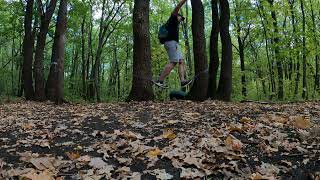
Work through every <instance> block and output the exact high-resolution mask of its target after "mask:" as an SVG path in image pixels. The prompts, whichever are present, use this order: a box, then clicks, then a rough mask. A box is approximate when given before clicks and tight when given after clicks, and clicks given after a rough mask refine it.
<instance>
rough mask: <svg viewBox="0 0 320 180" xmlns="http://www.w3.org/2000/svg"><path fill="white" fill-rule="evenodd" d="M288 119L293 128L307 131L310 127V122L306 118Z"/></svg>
mask: <svg viewBox="0 0 320 180" xmlns="http://www.w3.org/2000/svg"><path fill="white" fill-rule="evenodd" d="M289 119H290V121H291V124H292V125H293V126H294V127H295V128H299V129H308V128H310V127H311V121H310V119H308V118H304V117H302V116H290V117H289Z"/></svg>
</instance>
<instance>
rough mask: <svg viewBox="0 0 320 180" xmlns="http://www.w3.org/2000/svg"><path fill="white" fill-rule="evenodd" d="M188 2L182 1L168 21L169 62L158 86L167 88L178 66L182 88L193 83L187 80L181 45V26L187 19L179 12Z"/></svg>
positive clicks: (166, 45) (166, 46) (157, 82)
mask: <svg viewBox="0 0 320 180" xmlns="http://www.w3.org/2000/svg"><path fill="white" fill-rule="evenodd" d="M186 1H187V0H181V1H180V2H179V4H178V5H177V6H176V7H175V9H174V10H173V12H172V13H171V16H170V18H169V19H168V21H167V31H168V36H167V38H166V39H165V42H164V47H165V49H166V51H167V54H168V57H169V62H168V63H167V64H166V66H165V67H164V69H163V71H162V73H161V75H160V77H159V78H158V80H157V81H156V82H155V83H156V85H158V86H160V87H166V85H165V84H164V80H165V78H166V77H167V76H168V75H169V74H170V72H171V71H172V69H173V68H174V67H175V66H176V65H177V64H178V72H179V78H180V83H181V88H184V87H186V86H187V85H189V84H190V83H191V80H186V79H185V62H184V59H183V56H182V53H181V47H180V45H179V24H180V23H181V22H183V21H184V19H185V18H184V17H183V16H182V15H181V14H179V11H180V9H181V7H182V6H183V5H184V4H185V3H186Z"/></svg>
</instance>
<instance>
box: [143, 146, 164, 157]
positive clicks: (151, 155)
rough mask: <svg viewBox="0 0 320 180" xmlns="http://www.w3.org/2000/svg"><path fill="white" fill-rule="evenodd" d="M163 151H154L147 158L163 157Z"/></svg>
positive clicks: (157, 149)
mask: <svg viewBox="0 0 320 180" xmlns="http://www.w3.org/2000/svg"><path fill="white" fill-rule="evenodd" d="M161 153H162V152H161V150H160V149H159V148H156V149H153V150H151V151H149V152H148V153H147V157H149V158H156V157H157V156H159V155H161Z"/></svg>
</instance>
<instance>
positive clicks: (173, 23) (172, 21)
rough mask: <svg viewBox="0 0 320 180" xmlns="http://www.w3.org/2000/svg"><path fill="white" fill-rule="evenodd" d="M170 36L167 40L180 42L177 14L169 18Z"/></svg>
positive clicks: (168, 28)
mask: <svg viewBox="0 0 320 180" xmlns="http://www.w3.org/2000/svg"><path fill="white" fill-rule="evenodd" d="M167 30H168V38H167V41H172V40H174V41H177V42H179V21H178V17H177V15H173V14H172V15H171V16H170V18H169V20H168V26H167Z"/></svg>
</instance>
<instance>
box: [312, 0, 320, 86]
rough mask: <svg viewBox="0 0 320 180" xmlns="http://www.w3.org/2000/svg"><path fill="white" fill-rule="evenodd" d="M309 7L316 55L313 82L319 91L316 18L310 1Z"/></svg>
mask: <svg viewBox="0 0 320 180" xmlns="http://www.w3.org/2000/svg"><path fill="white" fill-rule="evenodd" d="M310 5H311V18H312V31H313V33H314V36H313V38H314V45H315V49H316V55H315V63H316V74H315V78H314V79H315V81H314V90H316V91H320V78H319V71H320V69H319V42H318V39H317V33H316V32H317V25H316V18H315V14H314V10H313V5H312V1H311V0H310Z"/></svg>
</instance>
